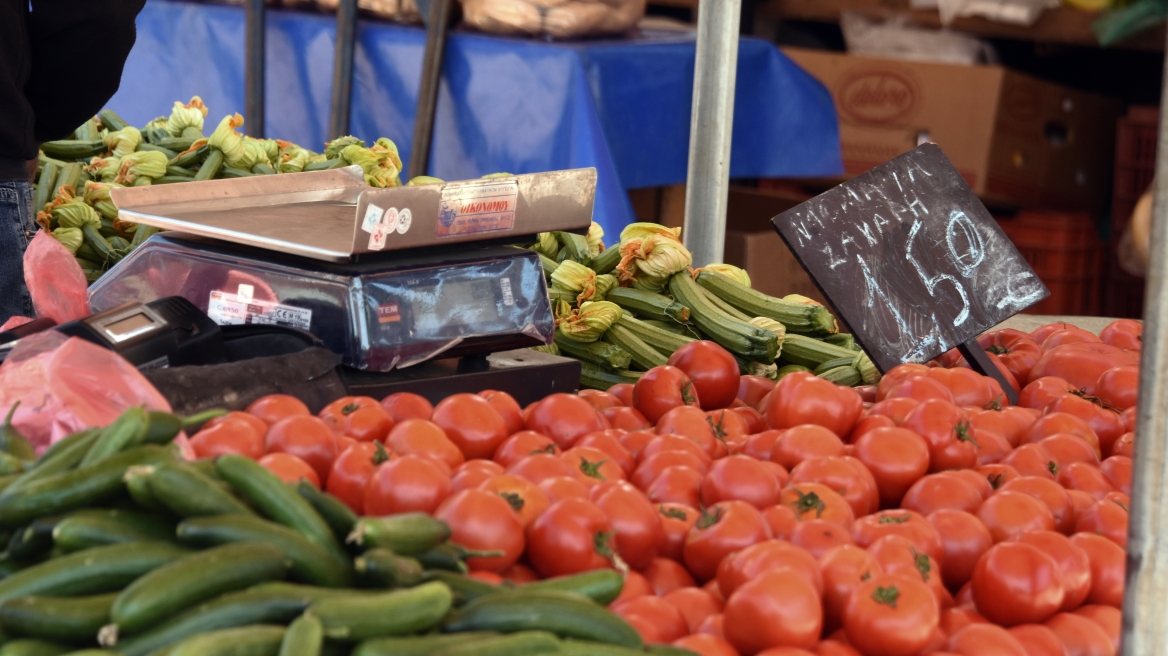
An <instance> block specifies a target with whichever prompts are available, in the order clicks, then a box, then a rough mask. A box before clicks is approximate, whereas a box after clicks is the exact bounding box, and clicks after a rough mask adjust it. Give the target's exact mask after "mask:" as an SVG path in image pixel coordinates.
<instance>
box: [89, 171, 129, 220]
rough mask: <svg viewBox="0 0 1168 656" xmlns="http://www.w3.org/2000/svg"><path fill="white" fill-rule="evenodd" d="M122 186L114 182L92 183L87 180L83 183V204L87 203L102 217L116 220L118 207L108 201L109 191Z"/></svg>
mask: <svg viewBox="0 0 1168 656" xmlns="http://www.w3.org/2000/svg"><path fill="white" fill-rule="evenodd" d="M120 186H122V185H120V184H117V183H115V182H94V181H93V180H87V181H86V182H85V193H84V198H85V202H86V203H89V205H90V206H91V207H93V209H95V210H97V211H98V212H99V213H100V214H101V215H102V216H104V217H105V218H107V219H110V220H113V219H116V218H118V207H117V205H114V202H113V201H112V200H110V192H109V190H110V189H112V188H113V187H120Z"/></svg>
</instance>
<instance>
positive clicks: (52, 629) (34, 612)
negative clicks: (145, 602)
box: [0, 592, 118, 641]
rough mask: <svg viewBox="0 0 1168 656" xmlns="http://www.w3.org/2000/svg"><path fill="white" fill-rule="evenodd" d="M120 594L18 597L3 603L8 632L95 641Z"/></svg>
mask: <svg viewBox="0 0 1168 656" xmlns="http://www.w3.org/2000/svg"><path fill="white" fill-rule="evenodd" d="M117 596H118V593H116V592H112V593H106V594H102V595H93V596H89V597H33V596H29V597H16V598H14V599H9V600H8V601H5V602H4V603H2V604H0V627H3V629H4V631H5V632H6V633H9V634H12V635H19V636H27V637H30V638H42V639H44V640H66V641H92V640H93V638H94V636H96V635H97V631H98V629H100V628H101V627H102V625H103V624H105V623H106V622H108V621H109V613H110V607H111V606H112V605H113V603H114V599H116V598H117Z"/></svg>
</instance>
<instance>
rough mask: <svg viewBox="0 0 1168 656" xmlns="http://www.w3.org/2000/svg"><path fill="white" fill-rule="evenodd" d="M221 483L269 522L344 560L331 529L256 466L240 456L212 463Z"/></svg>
mask: <svg viewBox="0 0 1168 656" xmlns="http://www.w3.org/2000/svg"><path fill="white" fill-rule="evenodd" d="M215 467H216V469H218V470H219V474H220V475H221V476H223V479H224V480H226V481H227V482H228V483H230V484H231V485H232V487H234V488H235V489H236V490H238V491H239V493H240V494H242V495H243V496H244V498H246V499H247V500H248V501H250V502H251V503H252V504H253V505H254V506H255V507H256V508H258V509H259V511H260V512H261V513H263V514H264V515H266V516H267V517H268V518H269V519H272V520H275V521H277V522H279V523H281V524H283V525H285V526H288V527H291V528H293V529H296V530H297V531H300V533H302V534H303V535H304V537H306V538H308V539H309V540H311V541H312V542H315V543H316V544H318V545H320V546H322V547H324V548H325V549H326V550H328V551H329V552H330V553H332V554H333V555H335V556H337V557H339V558H341V559H344V558H346V557H347V554H346V553H345V551H344V549H342V548H341V545H340V543H339V542H338V541H337V539H336V537H334V536H333V532H332V529H330V528H329V525H328V524H326V523H325V521H324V519H322V518H321V516H320V514H318V513H317V512H316V510H314V509H313V507H312V505H311V504H309V503H308V502H307V501H305V500H304V498H303V497H301V496H300V495H299V494H297V493H296V491H295V490H294V489H292V488H291V487H288V486H287V485H285V484H284V481H281V480H280V479H279V478H278V477H277V476H276V475H275V474H273V473H272V472H270V471H268V470H267V469H265V468H264V467H263V465H260V464H259V463H257V462H255V461H253V460H249V459H247V458H245V457H243V456H240V455H235V454H228V455H225V456H220V457H219V459H218V460H216V461H215Z"/></svg>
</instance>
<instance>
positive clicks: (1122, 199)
mask: <svg viewBox="0 0 1168 656" xmlns="http://www.w3.org/2000/svg"><path fill="white" fill-rule="evenodd" d="M1159 123H1160V108H1158V107H1132V108H1131V109H1129V110H1128V113H1127V115H1126V116H1123V117H1121V118H1120V119H1119V124H1118V129H1117V130H1116V134H1115V181H1114V185H1113V191H1112V200H1111V247H1110V248H1109V253H1108V260H1109V262H1108V267H1107V269H1108V271H1107V284H1106V292H1105V294H1104V299H1105V300H1104V308H1103V309H1104V313H1105V314H1106V315H1107V316H1109V317H1120V318H1139V317H1141V316H1143V313H1144V279H1143V278H1137V277H1135V276H1132V275H1129V274H1127V273H1126V272H1125V271H1123V269H1121V268H1119V264H1118V262H1117V261H1116V256H1115V249H1116V245H1117V244H1118V243H1119V237H1120V235H1122V234H1123V231H1124V229H1125V228H1126V227H1127V224H1128V220H1129V219H1130V218H1131V213H1132V210H1134V209H1135V207H1136V203H1137V202H1138V201H1139V199H1140V196H1142V195H1143V194H1144V192H1145V191H1147V190H1148V188H1149V187H1150V186H1151V185H1152V178H1154V177H1155V174H1156V148H1157V144H1158V141H1159V132H1160V130H1159Z"/></svg>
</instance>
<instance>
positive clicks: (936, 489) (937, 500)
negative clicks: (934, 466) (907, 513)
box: [900, 473, 982, 516]
mask: <svg viewBox="0 0 1168 656" xmlns="http://www.w3.org/2000/svg"><path fill="white" fill-rule="evenodd" d="M981 502H982V496H981V493H980V492H978V490H977V488H975V487H974V486H973V485H971V484H970V483H968V482H966V481H965V480H964V479H962V478H961V477H958V476H948V475H946V474H945V473H941V474H930V475H929V476H925V477H924V478H921V479H920V480H918V481H917V482H916V483H913V486H912V487H910V488H909V489H908V492H906V493H905V495H904V499H903V500H901V502H900V507H901V508H904V509H905V510H914V511H916V512H918V513H920V514H922V515H926V516H927V515H930V514H932V513H933V512H935V511H937V510H941V509H943V508H951V509H953V510H964V511H966V512H977V509H978V507H979V506H981Z"/></svg>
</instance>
